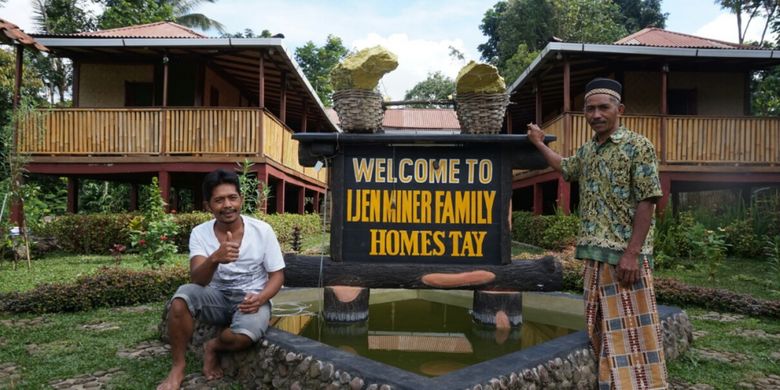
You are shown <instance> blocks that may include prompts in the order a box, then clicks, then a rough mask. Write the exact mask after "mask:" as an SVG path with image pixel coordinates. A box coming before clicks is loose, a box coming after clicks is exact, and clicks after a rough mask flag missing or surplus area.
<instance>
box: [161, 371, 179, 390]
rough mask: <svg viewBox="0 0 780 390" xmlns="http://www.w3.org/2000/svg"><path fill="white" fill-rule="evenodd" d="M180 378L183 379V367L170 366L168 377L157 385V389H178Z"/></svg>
mask: <svg viewBox="0 0 780 390" xmlns="http://www.w3.org/2000/svg"><path fill="white" fill-rule="evenodd" d="M182 380H184V367H171V372H169V373H168V377H167V378H165V380H163V381H162V382H160V384H159V385H157V390H178V389H179V387H180V386H181V381H182Z"/></svg>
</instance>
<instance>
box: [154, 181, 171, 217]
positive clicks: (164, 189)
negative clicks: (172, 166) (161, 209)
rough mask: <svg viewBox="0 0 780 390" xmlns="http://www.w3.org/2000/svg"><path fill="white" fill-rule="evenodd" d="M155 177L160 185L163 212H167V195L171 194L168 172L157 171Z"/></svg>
mask: <svg viewBox="0 0 780 390" xmlns="http://www.w3.org/2000/svg"><path fill="white" fill-rule="evenodd" d="M157 177H158V180H159V184H160V196H162V199H163V201H164V202H165V210H166V211H167V210H169V208H168V203H169V199H168V195H169V194H170V193H171V174H170V173H169V172H168V171H159V172H157Z"/></svg>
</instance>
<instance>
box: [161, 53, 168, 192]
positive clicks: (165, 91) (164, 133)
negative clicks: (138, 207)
mask: <svg viewBox="0 0 780 390" xmlns="http://www.w3.org/2000/svg"><path fill="white" fill-rule="evenodd" d="M169 62H170V60H169V59H168V55H167V54H166V55H165V56H164V57H163V97H162V100H163V101H162V106H163V110H162V125H161V126H160V155H165V153H166V151H167V148H166V147H165V143H166V140H167V139H168V134H167V133H168V110H166V109H165V108H166V107H168V63H169ZM160 181H162V179H160ZM160 185H161V186H162V183H160ZM166 202H167V199H166Z"/></svg>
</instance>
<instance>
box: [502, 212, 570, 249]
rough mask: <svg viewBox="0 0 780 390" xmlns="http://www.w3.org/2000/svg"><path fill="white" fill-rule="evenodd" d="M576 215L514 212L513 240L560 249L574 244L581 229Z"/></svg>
mask: <svg viewBox="0 0 780 390" xmlns="http://www.w3.org/2000/svg"><path fill="white" fill-rule="evenodd" d="M579 223H580V221H579V218H578V217H577V216H576V215H573V214H572V215H563V213H557V214H556V215H533V214H532V213H530V212H526V211H516V212H514V213H512V240H515V241H520V242H523V243H526V244H531V245H536V246H540V247H542V248H546V249H553V250H560V249H563V248H566V247H567V246H570V245H573V244H574V243H575V242H576V240H577V233H578V231H579Z"/></svg>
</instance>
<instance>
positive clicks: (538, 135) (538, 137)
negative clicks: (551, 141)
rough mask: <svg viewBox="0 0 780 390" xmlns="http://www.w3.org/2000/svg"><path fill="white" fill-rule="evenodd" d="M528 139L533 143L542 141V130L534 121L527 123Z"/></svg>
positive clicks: (541, 142) (537, 143) (536, 143)
mask: <svg viewBox="0 0 780 390" xmlns="http://www.w3.org/2000/svg"><path fill="white" fill-rule="evenodd" d="M527 135H528V140H529V141H531V143H532V144H534V145H539V144H543V143H544V131H542V129H540V128H539V126H537V125H536V124H535V123H533V122H532V123H529V124H528V134H527Z"/></svg>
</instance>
